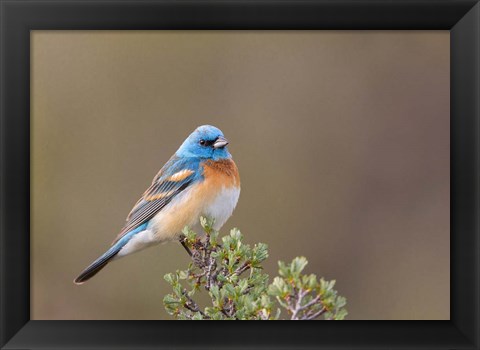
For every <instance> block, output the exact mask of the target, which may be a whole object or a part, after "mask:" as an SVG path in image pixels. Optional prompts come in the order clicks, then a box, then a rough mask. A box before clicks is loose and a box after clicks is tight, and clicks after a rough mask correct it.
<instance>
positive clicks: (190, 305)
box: [182, 289, 210, 319]
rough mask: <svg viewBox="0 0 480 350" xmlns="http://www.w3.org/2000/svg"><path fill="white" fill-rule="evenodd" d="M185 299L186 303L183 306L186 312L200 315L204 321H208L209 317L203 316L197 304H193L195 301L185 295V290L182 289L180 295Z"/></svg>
mask: <svg viewBox="0 0 480 350" xmlns="http://www.w3.org/2000/svg"><path fill="white" fill-rule="evenodd" d="M182 294H183V295H184V296H185V298H187V302H186V303H185V304H184V306H185V308H187V309H188V310H190V311H192V312H198V313H200V315H202V316H203V317H204V318H205V319H208V318H210V317H208V316H207V315H205V313H204V312H203V311H202V310H201V309H200V307H199V306H198V304H197V303H196V302H195V300H193V299H192V298H191V297H190V296H189V295H188V293H187V290H186V289H184V290H183V293H182Z"/></svg>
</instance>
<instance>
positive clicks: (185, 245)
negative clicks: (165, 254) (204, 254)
mask: <svg viewBox="0 0 480 350" xmlns="http://www.w3.org/2000/svg"><path fill="white" fill-rule="evenodd" d="M185 239H186V237H185V236H183V235H182V236H181V237H180V243H181V244H182V246H183V248H185V250H186V251H187V253H188V255H190V257H191V256H192V251H191V250H190V248H188V247H187V244H186V243H185Z"/></svg>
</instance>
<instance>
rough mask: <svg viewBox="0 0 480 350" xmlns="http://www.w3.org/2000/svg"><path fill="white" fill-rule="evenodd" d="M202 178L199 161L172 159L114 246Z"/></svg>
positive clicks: (134, 207) (138, 204) (130, 218)
mask: <svg viewBox="0 0 480 350" xmlns="http://www.w3.org/2000/svg"><path fill="white" fill-rule="evenodd" d="M200 178H201V174H200V162H199V160H197V159H192V158H189V159H181V158H178V157H175V156H174V157H172V158H171V159H170V160H169V161H168V162H167V163H166V164H165V165H164V166H163V168H162V169H161V170H160V171H159V173H158V174H157V175H156V176H155V178H154V179H153V181H152V184H151V185H150V187H149V188H148V189H147V190H146V191H145V193H144V194H143V196H142V197H141V198H140V199H139V200H138V202H137V203H136V204H135V205H134V206H133V208H132V210H131V211H130V213H129V214H128V216H127V220H126V223H125V226H124V227H123V228H122V230H121V231H120V233H119V234H118V236H117V237H116V238H115V241H113V243H112V244H115V243H116V242H117V241H118V240H119V239H121V238H122V237H123V236H124V235H125V234H127V233H128V232H130V231H132V230H134V229H135V228H137V227H139V226H140V225H142V224H144V223H145V222H147V221H148V220H150V219H151V218H153V217H154V216H155V215H156V214H157V213H158V212H159V211H160V210H162V209H163V208H164V207H165V206H166V205H167V204H168V203H170V201H171V200H172V199H173V198H174V197H175V196H177V195H178V194H179V193H181V192H182V191H184V190H185V189H186V188H188V187H189V186H190V185H192V184H193V183H194V182H195V181H197V180H199V179H200Z"/></svg>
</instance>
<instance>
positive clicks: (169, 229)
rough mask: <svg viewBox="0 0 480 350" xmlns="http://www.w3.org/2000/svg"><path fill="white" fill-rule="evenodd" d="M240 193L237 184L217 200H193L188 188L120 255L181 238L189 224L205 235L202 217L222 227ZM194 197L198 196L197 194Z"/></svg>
mask: <svg viewBox="0 0 480 350" xmlns="http://www.w3.org/2000/svg"><path fill="white" fill-rule="evenodd" d="M239 196H240V188H239V187H233V186H232V187H228V188H225V187H223V188H222V189H220V190H219V191H218V194H217V195H216V196H215V197H213V199H206V198H196V200H192V196H190V193H189V191H185V192H184V193H182V194H180V195H179V197H178V198H176V200H175V201H174V202H172V203H170V204H168V205H167V206H166V207H165V208H164V209H163V210H161V211H160V212H159V213H158V214H157V215H155V217H153V218H152V220H150V223H149V224H148V226H147V229H146V230H145V231H141V232H139V233H137V234H136V235H135V236H134V237H132V239H131V240H130V241H129V242H128V243H127V244H126V245H125V246H124V247H123V248H122V249H121V250H120V252H119V253H118V255H117V257H118V258H119V257H122V256H125V255H128V254H131V253H134V252H137V251H140V250H143V249H145V248H147V247H150V246H152V245H155V244H159V243H165V242H168V241H172V240H177V239H178V238H179V236H180V234H181V231H182V229H183V228H184V227H185V226H186V225H188V226H190V227H191V228H192V230H193V231H195V232H196V233H197V234H199V235H201V234H202V233H203V229H202V227H201V226H200V216H206V217H209V218H212V219H214V220H215V223H214V225H213V228H214V229H215V230H220V228H221V227H222V226H223V225H224V224H225V222H226V221H227V220H228V218H229V217H230V216H231V215H232V213H233V210H234V209H235V206H236V205H237V202H238V197H239ZM193 197H194V198H195V196H193ZM197 201H198V202H197ZM202 201H203V203H202Z"/></svg>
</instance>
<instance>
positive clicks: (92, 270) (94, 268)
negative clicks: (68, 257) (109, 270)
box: [73, 246, 121, 284]
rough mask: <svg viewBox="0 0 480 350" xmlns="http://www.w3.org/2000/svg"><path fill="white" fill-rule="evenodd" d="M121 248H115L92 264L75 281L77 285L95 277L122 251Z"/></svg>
mask: <svg viewBox="0 0 480 350" xmlns="http://www.w3.org/2000/svg"><path fill="white" fill-rule="evenodd" d="M120 249H121V247H116V246H113V247H112V248H110V249H109V250H108V251H107V252H106V253H105V254H103V255H102V256H101V257H99V258H98V259H97V260H95V261H94V262H93V263H91V264H90V265H89V266H88V267H87V268H86V269H85V270H83V271H82V273H81V274H80V275H78V277H77V278H75V280H74V281H73V282H74V283H75V284H82V283H84V282H85V281H88V280H89V279H90V278H92V277H93V276H95V275H96V274H97V273H98V272H99V271H100V270H101V269H103V268H104V267H105V266H106V265H107V264H108V262H109V261H110V260H112V259H113V258H114V257H115V255H117V253H118V252H119V251H120Z"/></svg>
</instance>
